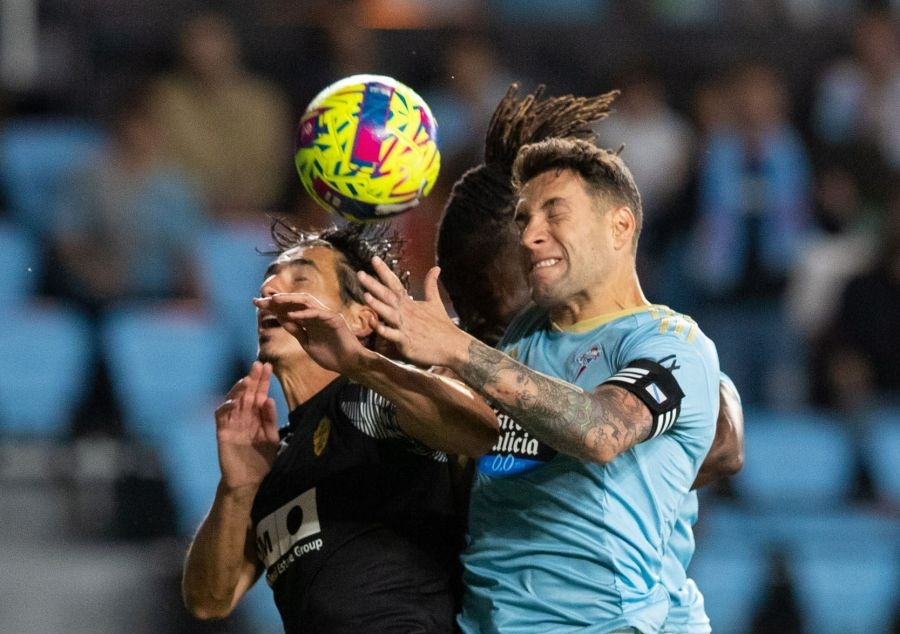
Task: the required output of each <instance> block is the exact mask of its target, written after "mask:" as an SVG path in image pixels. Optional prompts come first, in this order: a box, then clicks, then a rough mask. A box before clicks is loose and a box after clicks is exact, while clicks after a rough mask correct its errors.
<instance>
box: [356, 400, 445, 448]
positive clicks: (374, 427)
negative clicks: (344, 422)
mask: <svg viewBox="0 0 900 634" xmlns="http://www.w3.org/2000/svg"><path fill="white" fill-rule="evenodd" d="M341 411H342V412H343V413H344V415H345V416H346V417H347V419H348V420H349V421H350V423H351V424H352V425H353V426H354V427H356V428H357V429H358V430H359V431H361V432H362V433H364V434H365V435H366V436H369V437H371V438H375V439H376V440H395V441H399V442H401V443H402V444H403V445H405V446H406V447H407V449H408V450H409V451H410V452H412V453H415V454H419V455H422V456H428V457H430V458H432V459H433V460H435V461H436V462H446V461H447V455H446V454H445V453H444V452H442V451H437V450H434V449H432V448H431V447H428V446H427V445H425V444H424V443H422V442H421V441H419V440H417V439H415V438H413V437H412V436H410V435H409V434H407V433H406V432H405V431H403V429H402V428H401V427H400V424H399V423H398V422H397V408H396V407H395V406H394V404H393V403H391V402H390V401H389V400H387V399H386V398H384V397H383V396H382V395H381V394H379V393H377V392H375V391H374V390H371V389H369V388H368V387H366V386H365V385H360V384H359V383H349V384H348V385H347V387H346V388H344V390H343V394H342V395H341Z"/></svg>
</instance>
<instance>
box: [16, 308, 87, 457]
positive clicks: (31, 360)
mask: <svg viewBox="0 0 900 634" xmlns="http://www.w3.org/2000/svg"><path fill="white" fill-rule="evenodd" d="M2 318H3V328H0V434H3V435H15V436H21V437H38V436H40V437H42V438H48V437H49V438H55V439H62V438H65V437H66V436H67V435H68V432H69V423H70V422H71V417H72V415H73V414H74V412H75V409H76V407H77V406H78V405H79V404H80V402H81V400H82V399H83V397H84V396H85V392H86V390H87V381H88V379H89V378H90V376H91V372H90V369H89V366H90V363H91V360H92V344H91V330H90V327H89V325H88V322H87V321H86V320H85V318H84V317H83V316H82V315H81V314H80V313H78V312H75V311H71V310H68V309H64V308H60V307H54V306H51V305H45V306H37V305H35V306H22V307H21V308H18V309H13V310H6V311H4V312H3V315H2Z"/></svg>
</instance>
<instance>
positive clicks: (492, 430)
mask: <svg viewBox="0 0 900 634" xmlns="http://www.w3.org/2000/svg"><path fill="white" fill-rule="evenodd" d="M347 374H348V376H349V378H351V379H353V380H354V381H357V382H358V383H361V384H363V385H365V386H366V387H368V388H370V389H372V390H374V391H375V392H378V393H379V394H381V395H382V396H384V397H385V398H386V399H388V400H389V401H391V403H393V404H394V406H395V407H396V408H397V417H398V421H399V423H400V425H401V427H403V429H404V431H406V432H407V433H408V434H410V435H411V436H413V437H415V438H416V439H418V440H420V441H421V442H423V443H425V444H426V445H428V446H429V447H431V448H433V449H438V450H441V451H446V452H448V453H455V454H461V455H466V456H480V455H483V454H484V453H486V452H487V451H488V450H489V449H490V448H491V446H493V444H494V443H495V442H496V441H497V418H496V415H495V414H494V411H493V409H491V407H490V406H489V405H488V404H487V403H486V402H485V401H484V400H483V399H482V398H481V397H480V396H479V395H478V394H476V393H475V392H473V391H472V390H470V389H469V388H467V387H466V386H465V385H463V384H462V383H460V382H458V381H453V380H451V379H446V378H444V377H441V376H438V375H436V374H433V373H431V372H426V371H423V370H419V369H416V368H413V367H410V366H406V365H401V364H398V363H395V362H394V361H391V360H390V359H388V358H387V357H385V356H383V355H381V354H378V353H376V352H373V351H371V350H365V351H364V353H363V354H362V356H361V359H360V363H358V364H356V365H355V367H354V368H353V370H352V371H351V372H349V373H347Z"/></svg>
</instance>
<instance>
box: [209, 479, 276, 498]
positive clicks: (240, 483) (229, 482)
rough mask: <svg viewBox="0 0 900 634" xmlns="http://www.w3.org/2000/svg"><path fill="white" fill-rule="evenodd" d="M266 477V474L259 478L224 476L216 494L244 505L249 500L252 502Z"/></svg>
mask: <svg viewBox="0 0 900 634" xmlns="http://www.w3.org/2000/svg"><path fill="white" fill-rule="evenodd" d="M264 477H265V476H263V477H260V478H259V479H258V480H257V479H255V478H253V479H232V478H229V477H227V476H222V478H221V479H220V480H219V486H218V489H217V491H216V495H217V496H219V497H221V498H222V499H224V500H227V501H229V502H233V503H237V504H242V505H243V504H246V503H248V502H249V503H250V504H252V503H253V499H254V498H255V497H256V492H257V491H258V490H259V487H260V485H261V484H262V481H263V478H264Z"/></svg>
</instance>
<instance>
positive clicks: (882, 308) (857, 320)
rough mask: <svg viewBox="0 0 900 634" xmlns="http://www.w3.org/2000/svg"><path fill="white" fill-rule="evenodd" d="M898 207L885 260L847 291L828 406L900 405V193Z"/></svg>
mask: <svg viewBox="0 0 900 634" xmlns="http://www.w3.org/2000/svg"><path fill="white" fill-rule="evenodd" d="M892 203H893V204H892V208H891V210H890V215H889V217H888V224H887V226H886V228H885V231H884V235H885V238H884V242H883V248H882V251H881V254H880V257H879V258H878V259H877V261H876V263H875V265H874V266H873V267H872V268H871V269H870V270H868V271H866V272H864V273H861V274H860V275H857V276H855V277H854V278H853V279H851V280H850V281H849V283H848V284H847V285H846V287H845V288H844V289H843V292H842V294H841V298H840V308H839V310H838V313H837V317H836V319H835V320H834V326H833V329H832V331H831V333H830V340H829V342H828V345H826V346H825V350H826V354H825V359H824V369H825V374H826V382H827V383H826V384H827V388H826V400H827V401H830V404H832V405H834V406H837V407H840V408H842V409H847V410H852V409H854V408H856V407H858V406H860V405H867V404H871V403H872V402H873V401H882V400H883V401H890V402H897V401H898V399H900V345H897V324H900V188H897V189H896V190H895V195H894V198H893V201H892Z"/></svg>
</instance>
